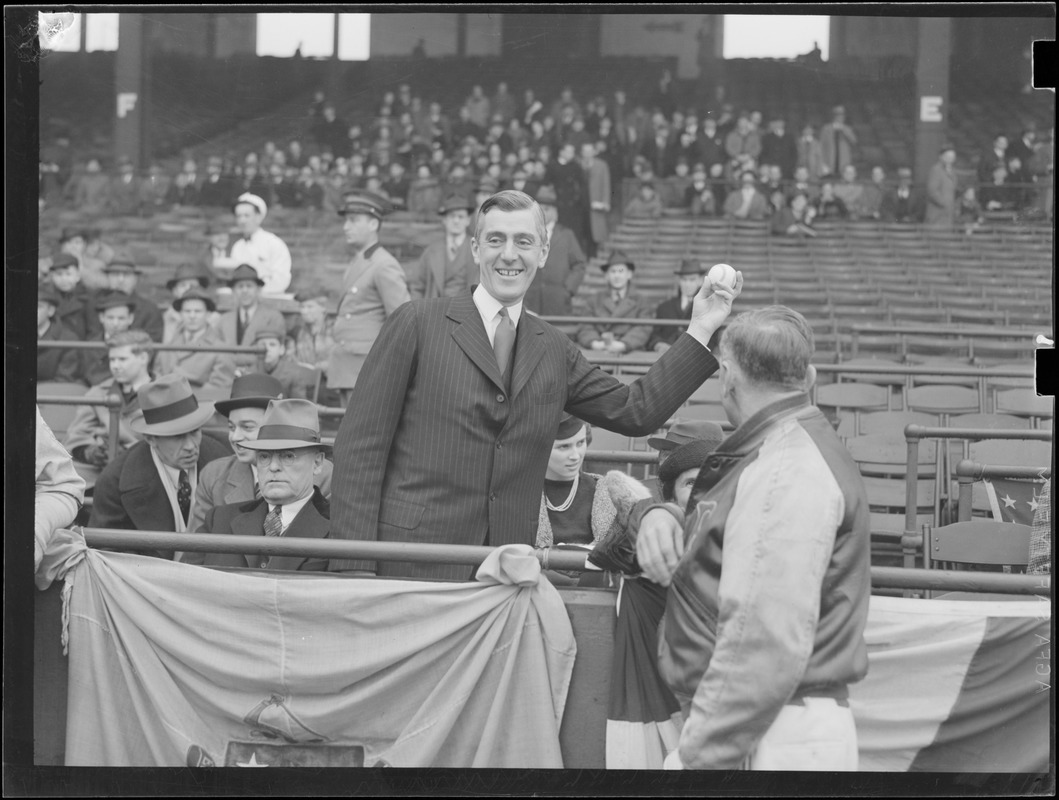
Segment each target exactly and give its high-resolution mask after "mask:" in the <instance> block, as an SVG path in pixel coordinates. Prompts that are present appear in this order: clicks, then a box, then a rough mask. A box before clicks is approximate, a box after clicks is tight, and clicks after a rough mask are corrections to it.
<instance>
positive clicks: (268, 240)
mask: <svg viewBox="0 0 1059 800" xmlns="http://www.w3.org/2000/svg"><path fill="white" fill-rule="evenodd" d="M232 210H233V211H234V212H235V227H236V228H238V229H239V233H238V235H236V236H233V238H232V241H231V243H230V244H229V246H228V258H227V259H218V260H214V263H213V266H214V267H238V266H239V265H240V264H249V265H250V266H251V267H253V268H254V269H255V270H257V275H258V277H259V278H260V279H261V280H262V281H264V284H263V286H262V291H263V292H264V293H265V294H280V293H282V292H285V291H287V287H288V286H290V281H291V256H290V250H289V249H288V248H287V245H286V243H284V241H283V240H282V239H280V238H279V237H278V236H276V234H274V233H271V232H270V231H266V230H265V229H264V228H262V227H261V223H262V222H263V221H264V219H265V215H267V214H268V205H267V204H266V203H265V201H264V200H263V199H261V198H260V197H258V196H257V195H256V194H251V193H250V192H243V194H241V195H239V197H238V199H237V200H236V201H235V205H234V206H233V207H232Z"/></svg>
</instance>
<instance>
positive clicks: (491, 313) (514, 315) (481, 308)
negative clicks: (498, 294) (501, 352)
mask: <svg viewBox="0 0 1059 800" xmlns="http://www.w3.org/2000/svg"><path fill="white" fill-rule="evenodd" d="M471 297H472V298H473V299H474V305H475V307H476V308H477V309H478V313H479V314H481V315H482V324H483V325H485V334H486V336H488V337H489V344H490V346H492V344H493V339H495V338H496V329H497V327H498V326H499V325H500V309H501V308H503V306H504V304H503V303H501V302H500V301H499V300H497V299H496V298H495V297H493V296H492V295H491V294H489V291H488V290H487V289H486V288H485V287H484V286H483V285H482V284H480V283H479V284H478V286H477V287H475V290H474V294H473V295H471ZM507 313H508V316H509V317H511V324H512V325H514V326H515V330H518V321H519V317H521V316H522V301H521V300H519V301H518V302H517V303H516V304H515V305H513V306H508V307H507Z"/></svg>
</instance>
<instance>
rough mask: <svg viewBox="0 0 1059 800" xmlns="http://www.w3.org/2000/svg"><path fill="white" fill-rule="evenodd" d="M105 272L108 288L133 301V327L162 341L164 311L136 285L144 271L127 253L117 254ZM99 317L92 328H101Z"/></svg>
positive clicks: (104, 269) (96, 329)
mask: <svg viewBox="0 0 1059 800" xmlns="http://www.w3.org/2000/svg"><path fill="white" fill-rule="evenodd" d="M103 274H104V275H106V278H107V289H108V291H110V292H120V293H122V294H126V295H128V296H129V299H130V300H131V302H132V316H133V321H132V327H133V328H136V329H138V330H143V331H147V333H148V334H149V335H150V337H151V339H153V340H154V341H156V342H161V341H162V340H163V339H162V336H163V334H164V331H165V322H164V320H163V319H162V312H161V310H160V309H159V308H158V306H157V304H155V303H153V302H152V301H150V300H148V299H147V298H146V297H144V296H143V295H141V294H137V292H136V287H137V284H139V282H140V275H141V274H142V271H141V270H140V268H139V267H138V266H137V265H136V262H135V261H133V260H132V259H131V258H129V257H128V256H127V255H124V254H122V255H116V256H114V258H113V260H112V261H111V262H110V263H109V264H107V265H106V266H105V267H104V268H103ZM98 322H99V321H98V318H97V319H96V320H94V321H93V322H92V325H91V329H92V330H94V331H98V330H100V326H99V324H98Z"/></svg>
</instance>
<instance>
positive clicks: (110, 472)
mask: <svg viewBox="0 0 1059 800" xmlns="http://www.w3.org/2000/svg"><path fill="white" fill-rule="evenodd" d="M137 396H138V398H139V401H140V413H139V414H138V415H137V416H136V417H134V418H133V419H132V420H130V422H129V428H131V429H132V431H133V433H137V434H140V435H141V436H143V441H142V442H137V443H136V444H134V445H133V446H132V447H130V448H129V449H128V450H126V451H125V452H124V453H122V454H121V455H119V456H118V457H117V458H115V459H114V460H113V461H111V462H110V464H108V465H107V467H106V469H104V470H103V472H102V474H100V476H99V479H98V480H97V481H96V488H95V496H94V501H93V506H92V515H91V517H90V518H89V521H88V524H89V526H90V527H93V528H121V529H124V530H141V531H175V532H177V533H183V532H185V531H186V530H187V526H188V521H189V520H190V519H191V499H192V498H193V497H194V496H195V487H196V485H197V484H198V476H199V472H200V471H201V470H202V468H203V467H205V466H206V464H208V463H209V462H210V461H213V460H214V459H217V458H223V457H224V456H226V455H228V453H227V451H226V450H225V448H224V446H223V445H222V444H221V443H220V442H218V441H217V440H215V439H213V438H210V437H205V438H204V437H203V435H202V426H203V425H205V424H206V422H207V421H209V419H210V418H211V417H212V416H213V404H212V403H205V404H201V405H200V404H199V402H198V401H197V400H196V399H195V395H194V394H193V393H192V391H191V385H190V384H189V383H188V381H187V378H185V377H183V376H182V375H174V374H168V375H162V376H161V377H160V378H158V379H157V380H155V381H152V382H151V383H148V384H147V385H145V386H143V387H142V388H141V389H140V390H139V392H138V393H137ZM152 555H157V556H159V557H161V558H172V555H173V554H172V553H171V552H164V551H153V552H152Z"/></svg>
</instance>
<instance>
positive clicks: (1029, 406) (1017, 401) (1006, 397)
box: [994, 389, 1055, 422]
mask: <svg viewBox="0 0 1059 800" xmlns="http://www.w3.org/2000/svg"><path fill="white" fill-rule="evenodd" d="M994 410H995V411H996V412H997V413H998V414H1014V415H1015V416H1017V417H1029V418H1030V419H1031V420H1034V421H1037V422H1039V421H1040V420H1041V419H1045V418H1046V419H1051V418H1052V417H1053V416H1054V414H1055V402H1054V400H1053V398H1051V397H1039V396H1038V395H1037V392H1036V391H1034V390H1033V389H1007V390H1005V391H1003V392H997V393H996V399H995V400H994Z"/></svg>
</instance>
